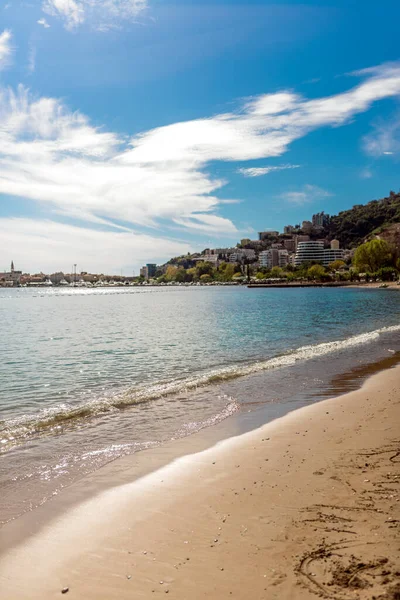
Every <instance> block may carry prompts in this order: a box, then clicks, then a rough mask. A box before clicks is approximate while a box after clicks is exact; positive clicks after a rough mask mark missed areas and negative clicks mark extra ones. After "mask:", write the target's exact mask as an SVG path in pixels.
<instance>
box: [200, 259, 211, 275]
mask: <svg viewBox="0 0 400 600" xmlns="http://www.w3.org/2000/svg"><path fill="white" fill-rule="evenodd" d="M196 273H197V277H201V276H202V275H210V276H211V275H212V274H213V266H212V264H211V263H210V262H203V261H201V262H198V263H197V265H196Z"/></svg>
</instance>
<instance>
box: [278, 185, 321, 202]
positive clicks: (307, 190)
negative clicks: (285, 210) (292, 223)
mask: <svg viewBox="0 0 400 600" xmlns="http://www.w3.org/2000/svg"><path fill="white" fill-rule="evenodd" d="M329 196H332V194H331V193H330V192H328V191H327V190H323V189H322V188H320V187H318V186H317V185H310V184H306V185H304V186H303V187H302V188H301V189H300V190H292V191H288V192H284V193H283V194H280V196H279V197H280V198H281V199H282V200H286V202H289V203H290V204H299V205H302V204H308V203H309V202H313V201H314V200H319V199H320V198H328V197H329Z"/></svg>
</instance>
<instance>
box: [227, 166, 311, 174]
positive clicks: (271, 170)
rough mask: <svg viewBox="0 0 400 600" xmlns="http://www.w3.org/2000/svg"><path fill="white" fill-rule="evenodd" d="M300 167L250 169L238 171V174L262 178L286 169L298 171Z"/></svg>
mask: <svg viewBox="0 0 400 600" xmlns="http://www.w3.org/2000/svg"><path fill="white" fill-rule="evenodd" d="M299 167H300V165H279V166H275V167H272V166H271V167H249V168H241V169H238V173H241V174H242V175H244V176H245V177H262V175H268V173H274V172H275V171H285V170H286V169H298V168H299Z"/></svg>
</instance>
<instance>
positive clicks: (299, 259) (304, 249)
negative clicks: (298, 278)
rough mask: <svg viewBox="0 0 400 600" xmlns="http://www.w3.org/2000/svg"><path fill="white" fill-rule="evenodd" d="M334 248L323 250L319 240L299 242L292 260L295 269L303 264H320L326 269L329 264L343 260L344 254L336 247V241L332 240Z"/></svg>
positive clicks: (321, 242) (322, 243)
mask: <svg viewBox="0 0 400 600" xmlns="http://www.w3.org/2000/svg"><path fill="white" fill-rule="evenodd" d="M334 241H335V244H334V247H332V244H331V247H330V248H327V249H325V248H324V242H323V241H321V240H317V241H308V242H299V244H298V246H297V250H296V255H295V258H294V264H295V266H296V267H299V266H300V265H302V264H304V263H312V262H313V263H320V264H321V265H323V266H324V267H327V266H328V265H329V264H330V263H332V262H333V261H335V260H343V257H344V252H343V250H341V249H340V248H338V247H336V246H337V244H336V242H337V240H334Z"/></svg>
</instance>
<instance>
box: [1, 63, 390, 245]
mask: <svg viewBox="0 0 400 600" xmlns="http://www.w3.org/2000/svg"><path fill="white" fill-rule="evenodd" d="M397 94H400V65H399V66H398V67H397V69H394V68H393V65H391V66H390V67H387V66H385V65H384V66H382V67H380V68H379V69H375V71H373V72H371V73H370V74H369V75H367V79H366V80H365V81H363V82H362V83H361V84H359V85H357V86H355V87H353V88H352V89H350V90H349V91H347V92H344V93H342V94H338V95H336V96H331V97H328V98H320V99H316V100H306V99H304V98H302V97H300V96H297V95H295V94H293V93H291V92H285V93H282V92H280V93H278V94H268V95H263V96H260V97H257V98H253V99H251V101H249V102H247V103H246V104H245V106H244V107H242V109H241V110H239V111H238V112H237V113H225V114H220V115H215V116H213V117H211V118H208V119H206V118H205V119H197V120H192V121H187V122H181V123H175V124H172V125H168V126H166V127H159V128H157V129H153V130H151V131H148V132H145V133H142V134H140V135H136V136H134V137H133V138H132V139H130V140H128V141H127V139H126V138H124V137H122V136H120V135H117V134H115V133H112V132H107V131H105V130H103V129H101V128H96V127H94V126H93V125H91V124H90V122H89V120H88V118H87V117H85V116H84V115H82V114H80V113H79V112H71V111H70V110H68V109H67V108H66V107H65V106H63V104H62V103H61V102H60V101H59V100H56V99H54V98H39V99H35V98H32V96H31V95H30V94H29V93H28V91H27V90H26V89H24V88H23V87H20V88H19V89H18V90H17V91H16V92H13V91H10V90H1V89H0V193H3V194H7V195H9V196H16V197H23V198H27V199H30V200H32V201H35V202H38V203H41V204H42V205H47V207H48V208H49V209H51V210H52V211H55V212H57V213H59V214H63V215H68V216H71V217H74V218H78V219H81V220H85V221H87V222H94V223H99V224H104V223H105V222H115V221H117V222H118V221H119V222H121V223H122V224H123V225H128V226H130V225H132V224H135V225H139V226H146V227H152V228H157V227H161V226H162V227H163V228H166V227H171V228H176V227H177V226H178V227H180V228H182V227H184V228H186V229H187V230H189V231H198V232H200V233H204V232H207V233H210V234H213V235H224V234H227V235H230V236H233V235H234V234H236V233H237V229H236V227H235V225H234V224H233V223H232V222H231V221H230V220H229V219H228V218H226V217H222V216H220V215H219V214H218V212H219V210H218V209H219V207H220V205H221V204H223V202H224V201H223V200H220V199H219V197H218V191H219V189H220V188H221V187H223V186H224V185H225V184H226V181H224V180H222V179H219V178H216V177H213V176H212V174H210V173H209V172H208V169H207V167H208V165H209V163H211V162H212V161H245V160H253V159H262V158H264V159H265V158H270V157H273V156H280V155H282V154H284V153H285V152H286V150H287V149H288V147H289V145H290V144H291V143H292V142H293V141H294V140H296V139H298V138H301V137H303V136H305V135H306V134H307V133H308V132H310V131H313V130H315V129H317V128H320V127H327V126H338V125H343V124H344V123H346V122H348V121H349V120H350V119H352V118H353V117H354V116H355V115H356V114H357V113H359V112H363V111H365V110H367V109H368V108H369V106H370V105H371V104H372V103H373V102H374V101H375V100H379V99H381V98H383V97H390V96H395V95H397ZM265 168H268V167H265ZM317 192H318V193H319V194H320V197H322V196H321V194H323V193H324V194H326V192H324V191H323V190H319V189H318V188H316V187H315V186H308V187H306V188H302V189H300V190H297V191H292V192H289V194H291V195H290V196H287V199H288V200H289V201H292V202H297V203H301V202H304V201H306V200H308V199H310V198H313V197H316V194H317ZM233 200H234V199H233Z"/></svg>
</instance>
